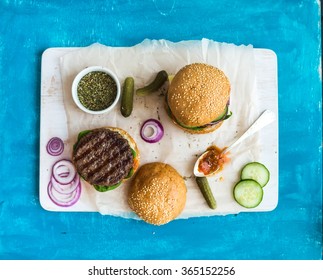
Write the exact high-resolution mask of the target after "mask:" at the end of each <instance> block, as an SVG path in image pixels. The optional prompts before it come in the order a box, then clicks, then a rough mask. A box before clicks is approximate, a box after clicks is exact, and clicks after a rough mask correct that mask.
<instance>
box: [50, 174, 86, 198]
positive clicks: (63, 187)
mask: <svg viewBox="0 0 323 280" xmlns="http://www.w3.org/2000/svg"><path fill="white" fill-rule="evenodd" d="M50 182H51V184H52V186H53V188H54V189H55V190H56V191H57V192H59V193H61V194H70V193H72V192H73V191H75V189H76V188H77V187H78V185H79V184H80V176H79V175H78V174H77V173H76V175H75V177H74V179H73V180H72V182H70V183H69V184H60V183H59V182H57V181H56V180H55V178H54V177H53V176H52V177H51V181H50Z"/></svg>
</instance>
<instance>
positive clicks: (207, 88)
mask: <svg viewBox="0 0 323 280" xmlns="http://www.w3.org/2000/svg"><path fill="white" fill-rule="evenodd" d="M229 98H230V82H229V79H228V78H227V77H226V75H225V74H224V73H223V71H221V70H220V69H218V68H216V67H214V66H212V65H208V64H205V63H193V64H189V65H186V66H185V67H183V68H182V69H180V70H179V71H178V73H177V74H176V75H175V76H174V78H173V80H172V81H171V83H170V85H169V89H168V93H167V98H166V99H167V105H168V106H169V109H170V111H171V113H172V115H173V116H174V118H175V119H176V121H177V123H179V124H180V125H181V126H182V127H183V128H184V129H185V128H186V130H187V129H189V128H191V127H201V126H205V125H207V124H209V123H211V122H212V121H214V120H216V119H217V118H219V116H221V114H223V112H224V111H225V110H226V107H227V104H228V101H229ZM217 124H218V123H217ZM210 126H212V125H210ZM219 126H220V125H216V126H213V127H212V128H211V127H208V129H206V130H203V129H202V130H201V131H193V133H207V132H211V131H214V130H215V129H217V128H218V127H219ZM190 132H192V131H190Z"/></svg>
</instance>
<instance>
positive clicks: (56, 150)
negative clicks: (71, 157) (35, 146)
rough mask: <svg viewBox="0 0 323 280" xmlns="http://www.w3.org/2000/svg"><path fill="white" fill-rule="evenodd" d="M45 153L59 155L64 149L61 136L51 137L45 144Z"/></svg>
mask: <svg viewBox="0 0 323 280" xmlns="http://www.w3.org/2000/svg"><path fill="white" fill-rule="evenodd" d="M46 150H47V153H49V154H50V155H51V156H59V155H60V154H62V153H63V151H64V142H63V140H62V139H61V138H58V137H53V138H51V139H50V140H49V141H48V143H47V145H46Z"/></svg>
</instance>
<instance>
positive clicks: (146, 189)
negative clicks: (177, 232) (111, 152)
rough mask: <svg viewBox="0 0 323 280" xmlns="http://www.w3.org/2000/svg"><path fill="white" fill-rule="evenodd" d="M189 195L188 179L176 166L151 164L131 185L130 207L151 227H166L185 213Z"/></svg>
mask: <svg viewBox="0 0 323 280" xmlns="http://www.w3.org/2000/svg"><path fill="white" fill-rule="evenodd" d="M186 192H187V190H186V185H185V182H184V179H183V178H182V176H181V175H180V174H179V173H178V172H177V171H176V170H175V169H174V168H173V167H172V166H170V165H169V164H165V163H161V162H154V163H147V164H145V165H143V166H141V167H140V168H139V170H138V172H137V173H136V175H135V177H134V178H133V180H132V182H131V185H130V188H129V193H128V204H129V206H130V208H131V209H132V210H133V211H134V212H135V213H136V214H137V215H138V216H139V217H140V218H142V219H143V220H144V221H146V222H147V223H150V224H154V225H163V224H166V223H168V222H170V221H172V220H174V219H175V218H176V217H178V216H179V215H180V213H181V212H182V211H183V209H184V207H185V203H186Z"/></svg>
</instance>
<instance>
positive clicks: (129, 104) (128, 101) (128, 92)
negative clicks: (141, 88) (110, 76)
mask: <svg viewBox="0 0 323 280" xmlns="http://www.w3.org/2000/svg"><path fill="white" fill-rule="evenodd" d="M134 88H135V82H134V79H133V78H132V77H127V78H126V79H125V81H124V84H123V89H122V96H121V114H122V116H124V117H129V116H130V115H131V113H132V110H133V94H134Z"/></svg>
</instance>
